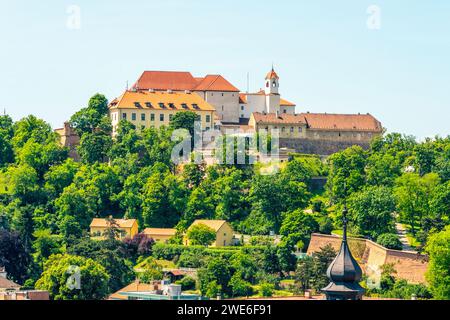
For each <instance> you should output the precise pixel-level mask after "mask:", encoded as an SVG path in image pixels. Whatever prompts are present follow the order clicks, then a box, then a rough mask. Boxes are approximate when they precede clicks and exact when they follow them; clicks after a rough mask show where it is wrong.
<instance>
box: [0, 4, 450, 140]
mask: <svg viewBox="0 0 450 320" xmlns="http://www.w3.org/2000/svg"><path fill="white" fill-rule="evenodd" d="M372 4H375V5H377V6H378V7H379V8H380V9H381V29H380V30H370V29H369V28H368V27H367V25H366V21H367V19H368V17H369V15H368V14H367V8H368V7H369V6H370V5H372ZM69 5H78V6H79V7H80V9H81V29H79V30H71V29H69V28H67V26H66V22H67V19H68V17H69V14H68V13H67V12H66V10H67V7H68V6H69ZM0 41H1V46H0V97H1V100H0V108H1V110H3V108H6V110H7V113H9V114H10V115H12V116H13V118H14V119H19V118H21V117H23V116H26V115H28V114H35V115H37V116H39V117H42V118H44V119H46V120H47V121H48V122H50V123H51V124H52V125H53V126H54V127H58V126H61V124H62V122H63V121H64V120H66V119H68V118H69V117H70V115H71V114H72V113H73V112H74V111H76V110H78V109H79V108H80V107H83V106H85V105H86V103H87V100H88V98H89V97H90V96H91V95H92V94H94V93H96V92H101V93H104V94H105V95H106V96H107V97H108V98H109V99H112V98H114V97H116V96H118V95H120V94H121V92H122V91H123V90H124V88H125V85H126V81H127V80H128V81H129V82H130V84H131V83H133V82H134V81H135V80H136V79H137V78H138V76H139V75H140V74H141V72H142V71H143V70H182V71H191V72H192V73H193V74H194V75H198V76H201V75H204V74H207V73H210V74H222V75H223V76H225V77H226V78H227V79H228V80H230V81H231V82H232V83H233V84H235V85H236V86H237V87H238V88H240V89H241V90H242V91H245V90H246V87H247V84H246V82H247V81H246V79H247V72H249V73H250V89H251V90H252V91H253V90H257V89H259V88H260V87H262V86H263V79H264V76H265V74H266V72H267V71H268V70H269V69H270V67H271V64H272V62H273V63H274V64H275V68H276V71H277V72H278V73H279V75H280V78H281V79H280V86H281V88H280V90H281V93H282V95H283V96H284V97H285V98H286V99H289V100H291V101H293V102H295V103H296V104H297V112H302V111H311V112H329V113H357V112H361V113H366V112H370V113H372V114H373V115H374V116H376V117H377V118H378V119H379V120H380V121H382V123H383V125H384V126H385V127H387V128H388V130H389V131H396V132H402V133H406V134H413V135H415V136H417V137H425V136H430V135H435V134H439V135H441V136H446V135H448V134H450V125H449V119H450V62H449V58H450V1H447V0H433V1H422V0H414V1H412V0H386V1H381V0H372V1H365V0H343V1H334V0H328V1H325V0H315V1H306V0H303V1H298V0H295V1H275V0H273V1H262V0H258V1H225V0H223V1H209V0H208V1H206V0H192V1H188V0H186V1H181V0H180V1H173V0H172V1H171V0H169V1H162V0H161V1H156V0H153V1H152V0H147V1H144V0H141V1H138V0H134V1H133V0H129V1H125V0H123V1H107V0H72V1H65V0H46V1H24V0H0Z"/></svg>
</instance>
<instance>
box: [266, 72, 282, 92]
mask: <svg viewBox="0 0 450 320" xmlns="http://www.w3.org/2000/svg"><path fill="white" fill-rule="evenodd" d="M265 80H266V87H265V90H264V91H265V93H266V95H267V94H278V89H279V87H280V84H279V80H280V77H279V76H278V74H277V73H276V72H275V70H274V69H273V66H272V70H271V71H269V73H267V75H266V79H265Z"/></svg>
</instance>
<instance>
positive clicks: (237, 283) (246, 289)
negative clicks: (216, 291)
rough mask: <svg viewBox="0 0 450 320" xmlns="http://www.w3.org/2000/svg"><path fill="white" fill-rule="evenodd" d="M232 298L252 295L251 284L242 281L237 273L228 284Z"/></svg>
mask: <svg viewBox="0 0 450 320" xmlns="http://www.w3.org/2000/svg"><path fill="white" fill-rule="evenodd" d="M229 285H230V287H231V292H232V295H233V297H248V296H251V295H252V294H253V288H252V286H251V284H250V283H249V282H247V281H245V280H243V279H242V278H241V277H240V275H239V274H238V273H235V274H234V275H233V276H232V277H231V279H230V282H229Z"/></svg>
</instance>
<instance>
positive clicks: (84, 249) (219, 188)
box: [0, 94, 450, 299]
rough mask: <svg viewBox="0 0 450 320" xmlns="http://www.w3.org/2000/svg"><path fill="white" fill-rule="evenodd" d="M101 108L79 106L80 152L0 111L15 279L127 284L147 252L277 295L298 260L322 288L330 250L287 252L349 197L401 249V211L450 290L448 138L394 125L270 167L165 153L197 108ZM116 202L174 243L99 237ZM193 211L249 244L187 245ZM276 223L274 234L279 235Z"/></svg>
mask: <svg viewBox="0 0 450 320" xmlns="http://www.w3.org/2000/svg"><path fill="white" fill-rule="evenodd" d="M107 110H108V102H107V100H106V98H105V97H104V96H103V95H100V94H97V95H95V96H94V97H92V98H91V99H90V100H89V103H88V106H87V107H86V108H83V109H81V110H80V111H78V112H77V113H75V114H74V115H73V116H72V117H71V119H70V124H71V126H72V127H73V128H75V130H76V132H77V133H78V134H79V136H80V139H81V140H80V145H79V147H78V149H77V152H78V155H79V156H80V161H74V160H73V159H71V158H69V150H68V149H67V148H65V147H62V146H61V145H60V144H59V141H58V139H59V137H58V135H57V134H56V133H54V132H53V130H52V128H51V127H50V125H49V124H48V123H46V122H45V121H43V120H41V119H38V118H36V117H34V116H28V117H26V118H24V119H21V120H19V121H17V122H14V121H13V120H12V119H11V118H10V117H9V116H7V115H4V116H0V265H3V266H5V267H6V270H7V272H8V275H9V277H10V278H11V279H13V280H15V281H17V282H19V283H21V284H24V283H26V284H27V287H33V286H35V287H36V288H47V289H48V290H49V291H50V293H51V296H52V298H54V299H70V298H80V299H90V298H102V297H105V296H106V295H107V294H110V293H112V292H114V291H115V290H118V289H120V288H121V287H123V286H125V285H127V284H128V283H130V282H131V281H132V280H133V279H134V278H135V276H136V275H135V272H134V271H133V266H134V265H135V264H136V263H137V262H138V261H142V259H143V258H147V257H149V256H153V257H154V258H155V259H164V260H169V261H171V262H173V263H176V264H177V266H181V267H189V268H199V269H200V272H199V283H198V284H197V286H196V288H198V289H199V290H200V291H201V292H202V293H203V294H205V295H207V296H210V297H216V296H217V295H218V294H221V295H225V296H230V297H231V296H242V295H251V294H253V293H255V292H259V294H262V295H266V294H269V293H270V294H271V293H273V291H274V290H278V289H279V285H280V281H279V280H280V279H283V278H286V277H290V275H291V273H292V272H294V271H295V270H297V272H296V273H297V280H298V283H300V284H301V286H302V287H303V288H306V287H309V286H312V285H314V288H317V289H319V287H320V286H321V285H323V284H324V283H325V282H326V281H325V278H323V277H322V278H320V279H319V278H317V279H314V280H311V279H309V280H308V279H307V276H308V275H310V274H311V272H312V271H311V270H315V271H314V272H315V273H317V274H320V275H322V276H323V273H324V269H326V263H327V262H328V261H329V260H330V259H331V256H332V254H331V251H329V252H328V254H324V255H323V257H322V258H320V263H318V262H317V259H318V258H317V257H315V258H313V260H311V261H310V260H308V259H305V260H302V261H301V262H300V264H298V263H297V260H296V257H295V256H294V255H293V253H294V252H295V251H296V250H305V249H306V248H307V246H308V243H309V240H310V236H311V233H313V232H322V233H331V232H332V230H333V229H338V228H340V226H341V219H340V211H341V208H342V207H343V206H347V207H348V209H349V220H350V226H349V227H350V231H351V233H353V234H359V235H361V236H365V237H368V238H371V239H373V240H376V241H378V242H379V243H380V244H382V245H385V246H387V247H390V248H396V249H399V248H400V246H399V243H398V241H397V240H398V239H394V237H395V232H396V230H395V223H403V224H404V225H405V226H406V227H407V229H408V232H409V233H410V236H411V237H412V238H413V239H415V240H416V241H417V242H418V243H419V248H418V249H419V250H421V249H423V248H425V247H426V248H427V252H429V254H430V268H431V270H434V272H430V275H429V282H430V290H431V292H433V294H434V295H435V296H436V297H448V294H447V293H448V274H445V272H444V271H445V270H448V269H449V268H448V259H447V257H446V252H447V251H445V250H447V249H448V246H447V247H446V245H447V244H448V239H447V238H445V237H446V234H447V233H448V232H447V231H444V230H448V228H447V229H445V228H446V225H448V224H449V223H450V222H449V221H450V138H445V139H443V138H435V139H428V140H426V141H425V142H423V143H418V142H416V141H415V139H414V138H412V137H405V136H402V135H399V134H387V135H384V136H383V137H379V138H375V139H374V141H373V142H372V145H371V147H370V149H369V150H363V149H362V148H360V147H357V146H354V147H352V148H349V149H347V150H344V151H342V152H339V153H336V154H334V155H332V156H330V157H329V158H328V159H326V160H325V161H322V160H321V159H320V158H319V157H316V156H305V155H299V154H294V155H292V157H291V159H290V161H289V162H287V163H284V164H282V165H281V166H280V170H279V171H278V172H276V173H274V174H271V175H267V174H265V173H264V170H262V169H263V168H262V167H263V166H262V165H255V166H253V165H239V166H237V165H236V166H234V165H210V166H206V165H205V164H204V163H202V164H195V163H185V164H183V165H177V164H175V163H174V162H173V161H171V152H172V149H173V147H174V146H175V145H176V144H177V143H178V142H179V140H177V139H174V140H172V133H173V132H174V130H178V129H186V130H187V132H189V133H190V134H191V135H192V134H193V133H194V130H193V123H194V121H195V120H196V119H197V116H196V115H194V114H192V113H183V112H181V113H178V114H177V115H175V116H174V117H173V118H172V122H171V124H170V125H169V126H167V127H162V128H159V129H156V128H146V129H141V128H136V127H135V126H134V125H133V124H131V123H130V122H127V121H125V120H122V121H121V122H120V124H119V127H118V129H117V135H115V136H114V138H113V137H112V135H111V132H112V126H111V121H110V118H109V116H108V114H107ZM314 176H327V178H328V183H327V186H326V190H325V191H323V190H320V188H319V189H317V188H313V187H312V184H311V178H312V177H314ZM306 209H311V210H306ZM111 215H112V216H113V218H123V217H125V218H134V219H137V220H138V222H139V227H140V229H141V230H142V229H144V228H146V227H156V228H157V227H170V228H173V227H176V229H177V230H178V232H177V236H176V237H175V238H174V239H172V240H171V242H172V243H173V244H154V241H153V240H152V239H149V238H147V237H146V236H144V235H142V234H139V235H138V236H136V237H135V238H133V239H125V240H124V241H118V240H116V239H115V237H114V234H115V231H114V230H109V232H110V235H109V236H108V235H107V239H106V240H103V241H97V240H91V239H90V238H89V235H88V234H87V233H88V231H89V224H90V222H91V221H92V219H93V218H94V217H100V218H107V217H109V216H111ZM196 219H223V220H227V221H228V222H229V223H230V224H231V225H232V226H233V228H234V230H235V231H236V232H237V233H240V234H243V235H244V234H245V235H249V236H253V238H251V240H250V241H253V242H254V243H253V244H255V246H251V245H249V244H248V243H245V245H244V246H240V247H236V248H226V249H212V248H207V247H205V246H206V245H207V244H209V243H211V241H212V233H210V232H209V234H208V232H205V230H195V229H194V231H196V232H192V231H191V234H190V235H188V238H190V240H191V241H192V242H193V244H199V245H200V246H195V245H194V246H189V247H186V246H182V245H180V244H181V243H182V239H183V234H184V233H185V232H186V231H187V230H188V227H189V226H190V225H191V224H192V222H193V221H194V220H196ZM446 232H447V233H446ZM269 235H271V236H269ZM273 235H280V239H279V241H277V242H276V244H275V242H274V239H275V238H274V237H273ZM264 237H266V238H264ZM242 239H244V238H242ZM446 241H447V242H446ZM319 257H320V255H319ZM314 259H316V260H314ZM69 264H75V265H78V266H79V267H80V268H82V270H85V271H83V272H86V276H87V277H91V275H92V281H91V280H90V282H88V284H89V286H88V287H87V288H86V289H85V291H82V292H78V293H73V292H66V291H65V289H64V288H62V287H61V285H60V284H61V283H62V282H61V281H65V280H66V278H64V277H67V275H66V274H65V273H64V272H63V269H64V268H66V267H68V265H69ZM83 268H85V269H83ZM148 268H149V270H147V271H146V272H144V274H143V275H142V276H143V277H144V279H147V281H149V279H153V278H158V277H159V275H160V273H159V272H158V267H156V265H155V264H149V265H148ZM446 268H447V269H446ZM155 270H156V271H155ZM319 270H320V271H319ZM443 270H444V271H443ZM83 272H82V276H83V275H84V274H83ZM317 274H316V277H317ZM55 281H58V283H59V284H57V283H56V282H55ZM185 286H186V287H192V281H188V280H186V283H185ZM94 287H95V288H94Z"/></svg>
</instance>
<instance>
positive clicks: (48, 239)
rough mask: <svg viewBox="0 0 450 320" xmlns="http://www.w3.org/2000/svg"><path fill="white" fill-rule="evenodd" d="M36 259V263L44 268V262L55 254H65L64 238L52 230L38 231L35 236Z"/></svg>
mask: <svg viewBox="0 0 450 320" xmlns="http://www.w3.org/2000/svg"><path fill="white" fill-rule="evenodd" d="M33 236H34V238H35V240H34V241H33V249H34V254H33V256H34V259H35V261H36V263H37V264H38V265H39V266H41V267H42V268H43V267H44V262H45V261H46V260H47V259H48V257H50V256H51V255H53V254H59V253H63V252H62V251H63V248H62V238H61V236H59V235H54V234H52V233H51V231H50V230H48V229H46V230H36V231H35V232H34V234H33Z"/></svg>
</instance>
